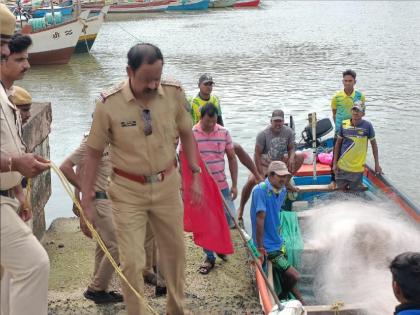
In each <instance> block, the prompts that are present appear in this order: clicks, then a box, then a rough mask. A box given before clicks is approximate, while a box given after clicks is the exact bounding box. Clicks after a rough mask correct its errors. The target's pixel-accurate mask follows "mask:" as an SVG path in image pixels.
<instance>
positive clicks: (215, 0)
mask: <svg viewBox="0 0 420 315" xmlns="http://www.w3.org/2000/svg"><path fill="white" fill-rule="evenodd" d="M235 2H236V0H212V1H210V3H209V7H210V8H228V7H233V5H234V4H235Z"/></svg>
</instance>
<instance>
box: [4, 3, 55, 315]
mask: <svg viewBox="0 0 420 315" xmlns="http://www.w3.org/2000/svg"><path fill="white" fill-rule="evenodd" d="M15 23H16V21H15V17H14V16H13V14H12V13H11V12H10V11H9V9H8V8H7V7H6V6H5V5H4V4H1V3H0V40H1V63H3V62H4V61H5V59H7V57H8V55H9V54H10V50H9V48H8V42H9V40H10V37H11V36H12V35H13V33H14V28H15ZM0 71H1V65H0ZM0 123H1V124H0V127H1V128H0V129H1V132H0V137H1V141H0V151H1V154H0V171H1V173H0V214H1V220H0V221H1V230H0V232H1V238H0V239H1V244H0V247H1V255H0V258H1V259H0V260H1V266H2V268H4V270H5V271H7V272H10V273H11V274H12V279H13V281H12V283H11V286H10V292H9V293H10V296H9V300H8V301H6V304H8V306H9V307H8V308H5V307H4V305H3V303H2V312H3V315H7V314H11V315H21V314H34V315H35V314H36V315H44V314H47V305H48V302H47V291H48V273H49V259H48V255H47V253H46V252H45V250H44V248H43V247H42V245H41V244H40V243H39V242H38V240H37V239H36V238H35V236H34V235H33V234H32V232H31V230H30V228H29V227H28V226H27V225H25V223H24V222H23V221H22V220H21V219H20V218H19V216H18V215H17V211H18V209H19V202H18V201H17V200H16V199H15V198H14V188H15V187H16V186H18V185H19V184H20V181H21V180H22V175H23V176H27V177H33V176H35V175H38V174H39V173H41V172H43V171H45V170H46V169H48V167H49V165H48V163H47V162H48V161H46V160H44V159H42V158H40V157H38V156H36V155H34V154H25V153H24V152H25V151H24V150H25V147H24V145H23V142H22V139H21V137H20V129H19V128H20V116H19V112H18V111H17V109H16V107H15V106H14V105H13V104H12V103H11V102H10V101H9V99H8V97H7V95H6V91H5V88H4V86H3V84H1V86H0Z"/></svg>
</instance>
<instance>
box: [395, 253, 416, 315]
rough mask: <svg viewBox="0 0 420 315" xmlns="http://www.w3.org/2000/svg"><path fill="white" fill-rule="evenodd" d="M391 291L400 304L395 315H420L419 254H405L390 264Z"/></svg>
mask: <svg viewBox="0 0 420 315" xmlns="http://www.w3.org/2000/svg"><path fill="white" fill-rule="evenodd" d="M389 268H390V269H391V273H392V289H393V290H394V295H395V297H396V298H397V300H398V301H399V302H400V303H401V304H400V305H398V306H397V307H396V308H395V313H394V314H395V315H420V253H419V252H418V253H416V252H405V253H402V254H400V255H398V256H397V257H395V258H394V260H393V261H392V262H391V265H390V266H389Z"/></svg>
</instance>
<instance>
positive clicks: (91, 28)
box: [74, 5, 110, 53]
mask: <svg viewBox="0 0 420 315" xmlns="http://www.w3.org/2000/svg"><path fill="white" fill-rule="evenodd" d="M109 7H110V6H109V5H107V6H104V7H103V8H102V9H101V11H100V12H99V14H97V15H94V16H90V17H88V19H87V20H86V21H85V24H86V27H84V28H83V30H82V34H81V35H80V37H79V40H78V41H77V44H76V48H75V50H74V52H75V53H85V52H89V51H90V49H91V48H92V46H93V43H94V42H95V39H96V36H97V35H98V33H99V30H100V29H101V26H102V24H103V22H104V20H105V16H106V14H107V13H108V10H109Z"/></svg>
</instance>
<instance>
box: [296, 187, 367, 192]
mask: <svg viewBox="0 0 420 315" xmlns="http://www.w3.org/2000/svg"><path fill="white" fill-rule="evenodd" d="M296 187H297V188H299V192H301V193H304V192H330V191H335V190H337V189H336V188H332V187H330V186H329V185H300V186H299V185H297V186H296ZM360 190H361V191H366V190H368V188H367V187H366V186H362V187H361V189H360Z"/></svg>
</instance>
